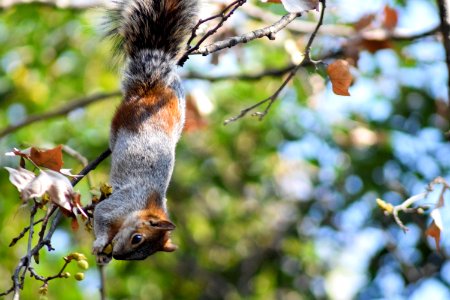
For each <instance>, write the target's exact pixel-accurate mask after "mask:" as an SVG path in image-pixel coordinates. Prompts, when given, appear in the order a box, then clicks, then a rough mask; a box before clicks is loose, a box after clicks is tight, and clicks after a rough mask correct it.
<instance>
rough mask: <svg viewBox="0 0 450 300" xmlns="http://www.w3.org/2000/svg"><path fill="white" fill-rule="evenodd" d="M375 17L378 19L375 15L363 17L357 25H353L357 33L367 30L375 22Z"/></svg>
mask: <svg viewBox="0 0 450 300" xmlns="http://www.w3.org/2000/svg"><path fill="white" fill-rule="evenodd" d="M375 17H376V15H375V14H368V15H365V16H363V17H361V19H359V20H358V21H357V22H356V23H355V24H353V27H354V28H355V30H356V31H361V30H363V29H366V28H367V27H369V26H370V25H371V24H372V22H373V21H374V20H375Z"/></svg>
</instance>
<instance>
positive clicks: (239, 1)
mask: <svg viewBox="0 0 450 300" xmlns="http://www.w3.org/2000/svg"><path fill="white" fill-rule="evenodd" d="M245 2H247V1H246V0H236V1H233V2H232V3H231V4H229V5H228V6H226V7H225V8H224V9H223V10H222V12H220V13H219V14H216V15H214V16H211V17H209V18H206V19H204V20H199V21H198V23H197V24H196V25H195V26H194V28H193V29H192V34H191V37H190V38H189V40H188V42H187V47H188V50H187V51H186V52H185V53H184V54H183V56H182V57H181V58H180V59H179V61H178V65H179V66H183V65H184V63H185V62H186V61H187V60H188V59H189V55H190V54H192V53H193V52H195V51H197V50H198V49H199V48H200V46H201V45H202V43H203V42H204V41H205V40H206V39H207V38H209V37H210V36H212V35H213V34H215V33H216V32H217V30H218V29H219V28H220V27H222V26H223V24H224V23H225V21H227V20H228V19H229V18H230V17H231V16H232V15H233V13H234V12H235V11H236V10H237V9H238V8H239V7H240V6H242V5H244V4H245ZM217 18H220V21H219V22H218V23H217V24H216V26H214V27H213V28H212V29H210V30H208V32H206V33H205V34H204V35H203V36H202V37H201V38H200V40H199V41H198V42H197V43H196V44H195V46H193V47H191V46H190V44H191V42H192V41H193V40H194V39H195V38H196V36H197V29H198V28H199V27H200V26H201V25H202V24H204V23H206V22H209V21H211V20H215V19H217Z"/></svg>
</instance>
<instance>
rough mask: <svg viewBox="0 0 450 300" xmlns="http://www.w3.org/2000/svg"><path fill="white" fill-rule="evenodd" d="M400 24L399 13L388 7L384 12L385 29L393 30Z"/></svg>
mask: <svg viewBox="0 0 450 300" xmlns="http://www.w3.org/2000/svg"><path fill="white" fill-rule="evenodd" d="M397 23H398V13H397V11H396V10H395V9H394V8H392V7H390V6H389V5H386V6H385V7H384V12H383V27H384V28H386V29H387V30H393V29H394V28H395V27H396V26H397Z"/></svg>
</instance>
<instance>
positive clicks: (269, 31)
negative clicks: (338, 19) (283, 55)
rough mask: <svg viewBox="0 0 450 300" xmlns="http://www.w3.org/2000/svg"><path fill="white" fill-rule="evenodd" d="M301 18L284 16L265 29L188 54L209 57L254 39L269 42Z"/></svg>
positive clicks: (295, 15) (297, 15)
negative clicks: (266, 39) (267, 39)
mask: <svg viewBox="0 0 450 300" xmlns="http://www.w3.org/2000/svg"><path fill="white" fill-rule="evenodd" d="M299 16H301V13H289V14H287V15H285V16H283V17H282V18H281V19H280V20H279V21H278V22H276V23H274V24H272V25H270V26H267V27H265V28H261V29H258V30H254V31H252V32H249V33H246V34H242V35H238V36H233V37H230V38H227V39H225V40H223V41H219V42H215V43H212V44H210V45H208V46H204V47H201V48H199V49H198V50H195V51H191V53H190V54H201V55H204V56H206V55H209V54H211V53H214V52H217V51H219V50H222V49H225V48H231V47H234V46H236V45H237V44H241V43H247V42H250V41H252V40H255V39H260V38H263V37H268V38H269V39H271V40H274V39H275V34H276V33H277V32H279V31H280V30H282V29H283V28H285V27H286V26H287V25H288V24H289V23H290V22H292V21H293V20H295V19H296V18H297V17H299Z"/></svg>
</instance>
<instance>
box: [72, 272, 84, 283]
mask: <svg viewBox="0 0 450 300" xmlns="http://www.w3.org/2000/svg"><path fill="white" fill-rule="evenodd" d="M74 277H75V279H76V280H78V281H81V280H83V279H84V273H81V272H79V273H77V274H75V276H74Z"/></svg>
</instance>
